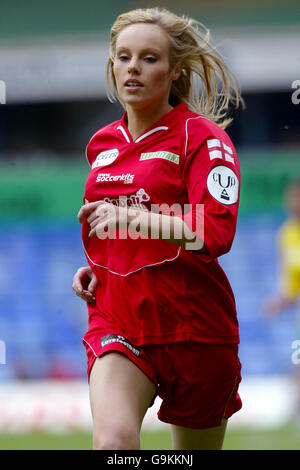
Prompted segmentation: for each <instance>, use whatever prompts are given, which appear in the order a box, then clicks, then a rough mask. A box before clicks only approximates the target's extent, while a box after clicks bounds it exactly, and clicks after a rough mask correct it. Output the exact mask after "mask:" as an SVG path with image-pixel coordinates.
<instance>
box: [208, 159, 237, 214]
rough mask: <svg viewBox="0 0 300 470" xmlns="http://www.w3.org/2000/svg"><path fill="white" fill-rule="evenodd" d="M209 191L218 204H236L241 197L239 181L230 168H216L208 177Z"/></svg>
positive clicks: (223, 166)
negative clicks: (239, 196)
mask: <svg viewBox="0 0 300 470" xmlns="http://www.w3.org/2000/svg"><path fill="white" fill-rule="evenodd" d="M206 184H207V189H208V191H209V193H210V194H211V195H212V197H213V198H215V199H216V200H217V201H218V202H221V203H222V204H226V205H230V204H235V203H236V202H237V200H238V195H239V180H238V178H237V176H236V174H235V173H234V172H233V171H232V170H231V168H228V166H225V165H220V166H215V167H214V168H213V169H212V170H210V172H209V174H208V177H207V182H206Z"/></svg>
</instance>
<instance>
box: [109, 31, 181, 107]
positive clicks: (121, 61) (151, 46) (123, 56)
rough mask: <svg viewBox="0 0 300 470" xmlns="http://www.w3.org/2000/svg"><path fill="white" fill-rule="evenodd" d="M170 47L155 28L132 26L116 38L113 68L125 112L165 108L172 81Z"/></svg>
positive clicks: (164, 35)
mask: <svg viewBox="0 0 300 470" xmlns="http://www.w3.org/2000/svg"><path fill="white" fill-rule="evenodd" d="M169 54H170V43H169V38H168V36H167V33H166V32H165V31H164V30H163V29H162V28H161V27H160V26H158V25H155V24H148V23H136V24H133V25H130V26H126V27H125V28H124V29H123V30H122V31H121V32H120V33H119V35H118V38H117V41H116V54H115V60H114V65H113V72H114V75H115V80H116V85H117V91H118V94H119V97H120V98H121V100H122V101H123V102H124V103H125V106H126V108H127V107H128V106H131V107H132V108H135V109H145V108H147V107H149V106H151V105H153V104H155V103H156V104H159V103H160V104H161V105H162V107H163V106H165V105H166V104H168V99H169V93H170V88H171V84H172V79H176V78H178V77H177V75H176V74H173V75H172V74H170V64H169Z"/></svg>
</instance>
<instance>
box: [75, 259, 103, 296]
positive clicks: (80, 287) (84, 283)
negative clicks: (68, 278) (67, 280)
mask: <svg viewBox="0 0 300 470" xmlns="http://www.w3.org/2000/svg"><path fill="white" fill-rule="evenodd" d="M97 284H98V279H97V277H96V276H95V274H94V273H93V272H92V270H91V268H90V267H89V266H88V267H82V268H79V269H78V271H77V272H76V274H75V275H74V277H73V284H72V289H73V290H74V292H75V294H76V295H77V296H78V297H80V298H81V299H82V300H84V301H86V302H89V303H94V302H95V301H96V297H95V294H96V288H97ZM86 287H87V288H86Z"/></svg>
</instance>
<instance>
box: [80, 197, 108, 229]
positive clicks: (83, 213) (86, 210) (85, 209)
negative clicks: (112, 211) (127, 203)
mask: <svg viewBox="0 0 300 470" xmlns="http://www.w3.org/2000/svg"><path fill="white" fill-rule="evenodd" d="M101 204H106V202H105V201H95V202H88V203H87V204H84V205H83V206H82V207H81V208H80V210H79V212H78V214H77V218H78V220H79V222H80V223H81V224H82V222H83V221H84V219H85V218H86V217H88V216H89V215H90V214H91V213H92V212H93V211H94V210H95V209H96V208H97V207H98V206H99V205H101Z"/></svg>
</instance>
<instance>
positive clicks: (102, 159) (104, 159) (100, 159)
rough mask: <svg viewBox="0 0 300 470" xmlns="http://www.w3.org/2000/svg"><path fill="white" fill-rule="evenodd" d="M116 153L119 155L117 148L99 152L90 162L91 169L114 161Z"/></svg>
mask: <svg viewBox="0 0 300 470" xmlns="http://www.w3.org/2000/svg"><path fill="white" fill-rule="evenodd" d="M118 155H119V150H118V149H111V150H105V151H104V152H100V153H99V155H97V158H96V160H95V161H94V163H93V164H92V169H93V168H97V167H98V166H106V165H110V164H111V163H112V162H114V161H115V159H116V158H117V157H118Z"/></svg>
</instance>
